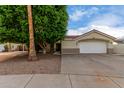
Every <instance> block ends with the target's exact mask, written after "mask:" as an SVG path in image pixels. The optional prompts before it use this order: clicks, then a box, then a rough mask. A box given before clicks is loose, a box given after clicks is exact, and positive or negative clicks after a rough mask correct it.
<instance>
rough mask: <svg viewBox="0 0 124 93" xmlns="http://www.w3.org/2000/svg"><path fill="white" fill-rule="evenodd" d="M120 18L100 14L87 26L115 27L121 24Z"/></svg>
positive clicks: (113, 15) (110, 14)
mask: <svg viewBox="0 0 124 93" xmlns="http://www.w3.org/2000/svg"><path fill="white" fill-rule="evenodd" d="M122 23H123V21H122V18H121V17H120V16H117V15H115V14H112V13H109V14H102V15H98V16H96V17H95V18H93V19H92V21H91V22H90V23H89V24H88V25H103V26H112V27H114V26H117V25H120V24H122Z"/></svg>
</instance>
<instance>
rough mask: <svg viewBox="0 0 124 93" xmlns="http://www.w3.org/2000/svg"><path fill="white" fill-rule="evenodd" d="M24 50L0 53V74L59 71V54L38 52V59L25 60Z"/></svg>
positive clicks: (50, 72)
mask: <svg viewBox="0 0 124 93" xmlns="http://www.w3.org/2000/svg"><path fill="white" fill-rule="evenodd" d="M27 58H28V55H27V53H26V52H10V53H0V74H1V75H6V74H43V73H47V74H53V73H54V74H56V73H59V72H60V65H61V60H60V56H59V55H50V54H46V55H43V54H38V58H39V60H38V61H34V62H30V61H28V60H27Z"/></svg>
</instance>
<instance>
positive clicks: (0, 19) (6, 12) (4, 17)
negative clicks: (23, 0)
mask: <svg viewBox="0 0 124 93" xmlns="http://www.w3.org/2000/svg"><path fill="white" fill-rule="evenodd" d="M27 26H28V23H27V14H26V7H25V6H0V42H1V43H7V42H9V43H27V44H28V41H29V39H28V32H27V31H28V27H27ZM9 47H10V46H9ZM9 50H10V49H9Z"/></svg>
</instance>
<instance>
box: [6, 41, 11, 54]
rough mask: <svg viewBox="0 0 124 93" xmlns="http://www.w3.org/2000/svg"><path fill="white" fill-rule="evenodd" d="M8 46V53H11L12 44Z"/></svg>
mask: <svg viewBox="0 0 124 93" xmlns="http://www.w3.org/2000/svg"><path fill="white" fill-rule="evenodd" d="M7 46H8V52H11V43H8V44H7Z"/></svg>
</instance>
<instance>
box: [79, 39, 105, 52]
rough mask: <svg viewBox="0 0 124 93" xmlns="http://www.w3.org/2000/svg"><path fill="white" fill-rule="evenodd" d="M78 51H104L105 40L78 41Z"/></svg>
mask: <svg viewBox="0 0 124 93" xmlns="http://www.w3.org/2000/svg"><path fill="white" fill-rule="evenodd" d="M79 48H80V53H106V52H107V50H106V49H107V47H106V43H105V42H101V41H90V42H89V41H88V42H80V43H79Z"/></svg>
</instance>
